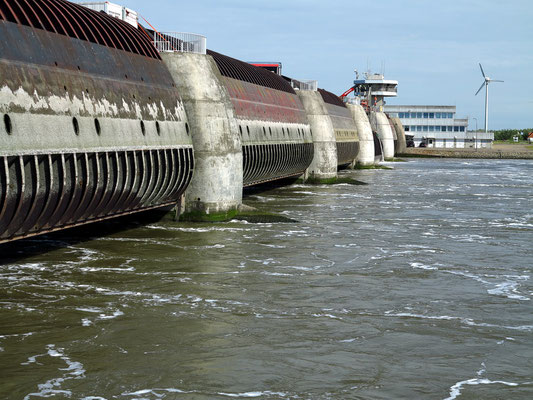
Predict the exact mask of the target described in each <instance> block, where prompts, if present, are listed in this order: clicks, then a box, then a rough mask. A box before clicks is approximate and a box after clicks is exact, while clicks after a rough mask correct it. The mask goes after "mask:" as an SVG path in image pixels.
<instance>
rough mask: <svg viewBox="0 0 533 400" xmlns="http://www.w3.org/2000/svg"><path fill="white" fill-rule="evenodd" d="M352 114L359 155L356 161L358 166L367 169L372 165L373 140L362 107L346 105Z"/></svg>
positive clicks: (368, 122)
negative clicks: (357, 136) (357, 137)
mask: <svg viewBox="0 0 533 400" xmlns="http://www.w3.org/2000/svg"><path fill="white" fill-rule="evenodd" d="M347 107H348V109H349V110H350V112H351V113H352V116H353V119H354V121H355V126H356V127H357V134H358V135H359V154H358V156H357V159H356V163H357V164H358V165H361V166H364V167H367V166H372V165H374V151H375V150H374V138H373V136H372V127H371V126H370V121H369V120H368V116H367V115H366V112H365V110H364V109H363V107H362V106H360V105H356V104H347Z"/></svg>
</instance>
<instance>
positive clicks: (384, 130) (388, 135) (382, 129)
mask: <svg viewBox="0 0 533 400" xmlns="http://www.w3.org/2000/svg"><path fill="white" fill-rule="evenodd" d="M369 119H370V124H371V126H372V129H374V130H375V131H376V132H377V134H378V137H379V139H380V140H381V144H382V146H383V158H384V159H385V161H387V160H392V159H393V158H394V136H393V133H392V128H391V125H390V123H389V119H388V118H387V116H386V115H385V113H383V112H379V111H371V112H370V118H369Z"/></svg>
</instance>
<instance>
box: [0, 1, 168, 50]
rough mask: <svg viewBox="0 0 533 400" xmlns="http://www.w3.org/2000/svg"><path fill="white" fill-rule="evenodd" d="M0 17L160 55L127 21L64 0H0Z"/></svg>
mask: <svg viewBox="0 0 533 400" xmlns="http://www.w3.org/2000/svg"><path fill="white" fill-rule="evenodd" d="M0 20H5V21H9V22H13V23H16V24H20V25H26V26H29V27H32V28H35V29H43V30H45V31H48V32H54V33H58V34H60V35H65V36H69V37H72V38H75V39H80V40H86V41H88V42H92V43H98V44H101V45H103V46H107V47H113V48H115V49H119V50H124V51H128V52H131V53H135V54H140V55H143V56H146V57H151V58H156V59H160V57H159V53H158V52H157V51H156V50H155V48H154V46H153V45H152V44H151V42H150V40H149V38H147V37H146V35H144V34H142V33H141V31H139V30H138V29H135V28H134V27H133V26H131V25H130V24H128V23H126V22H124V21H122V20H119V19H117V18H113V17H111V16H109V15H107V14H105V13H101V12H97V11H94V10H90V9H88V8H85V7H83V6H80V5H78V4H74V3H71V2H69V1H65V0H23V1H14V0H0Z"/></svg>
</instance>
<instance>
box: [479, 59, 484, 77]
mask: <svg viewBox="0 0 533 400" xmlns="http://www.w3.org/2000/svg"><path fill="white" fill-rule="evenodd" d="M479 68H481V73H482V74H483V78H486V76H485V71H483V67H482V66H481V63H479Z"/></svg>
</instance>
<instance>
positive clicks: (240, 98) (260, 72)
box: [207, 50, 314, 187]
mask: <svg viewBox="0 0 533 400" xmlns="http://www.w3.org/2000/svg"><path fill="white" fill-rule="evenodd" d="M207 53H208V54H209V55H211V56H212V57H213V58H214V60H215V62H216V64H217V66H218V69H219V71H220V73H221V75H222V79H223V82H224V84H225V86H226V87H227V89H228V92H229V94H230V98H231V102H232V104H233V107H234V109H235V116H236V118H237V123H238V126H239V134H240V136H241V141H242V151H243V164H244V165H243V167H244V186H245V187H246V186H252V185H256V184H259V183H263V182H268V181H273V180H277V179H281V178H286V177H292V176H299V175H301V174H303V173H304V171H305V170H306V169H307V167H308V166H309V164H310V163H311V161H312V160H313V151H314V149H313V139H312V136H311V130H310V128H309V124H308V122H307V117H306V114H305V110H304V108H303V105H302V103H301V101H300V99H299V98H298V96H297V95H296V93H295V92H294V89H293V88H292V87H291V86H290V84H289V83H287V82H286V81H285V79H283V78H282V77H281V76H278V75H276V74H274V73H272V72H270V71H267V70H265V69H263V68H259V67H254V66H253V65H250V64H248V63H245V62H242V61H239V60H236V59H234V58H231V57H228V56H225V55H222V54H219V53H216V52H214V51H210V50H208V52H207Z"/></svg>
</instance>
